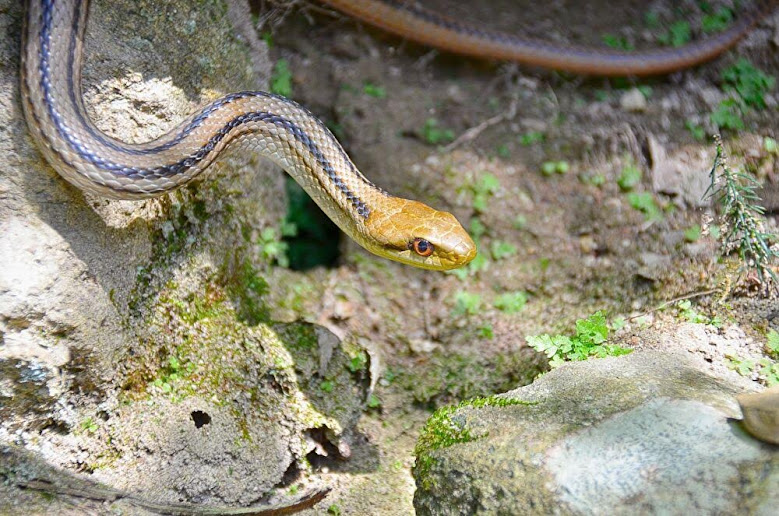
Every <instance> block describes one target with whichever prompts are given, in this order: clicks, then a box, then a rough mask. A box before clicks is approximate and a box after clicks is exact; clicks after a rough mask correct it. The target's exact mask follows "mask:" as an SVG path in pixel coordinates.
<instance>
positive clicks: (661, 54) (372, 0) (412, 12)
mask: <svg viewBox="0 0 779 516" xmlns="http://www.w3.org/2000/svg"><path fill="white" fill-rule="evenodd" d="M322 2H323V3H325V4H328V5H330V6H332V7H334V8H335V9H338V10H339V11H341V12H343V13H345V14H348V15H349V16H352V17H354V18H357V19H359V20H362V21H364V22H366V23H368V24H370V25H374V26H376V27H380V28H382V29H384V30H387V31H389V32H392V33H394V34H397V35H398V36H402V37H404V38H407V39H410V40H412V41H416V42H417V43H421V44H423V45H429V46H432V47H436V48H440V49H441V50H446V51H449V52H454V53H456V54H463V55H467V56H472V57H479V58H487V59H499V60H502V61H516V62H518V63H522V64H527V65H533V66H541V67H544V68H552V69H554V70H561V71H566V72H574V73H579V74H586V75H606V76H621V75H658V74H664V73H670V72H675V71H677V70H681V69H684V68H689V67H691V66H695V65H697V64H700V63H703V62H705V61H708V60H710V59H713V58H714V57H717V56H718V55H719V54H721V53H722V52H724V51H725V50H727V49H728V48H730V47H732V46H733V45H735V44H736V43H737V42H738V40H740V39H741V38H742V37H744V36H745V35H746V34H747V33H748V32H749V31H750V30H751V29H752V28H753V27H754V26H755V25H756V24H757V23H758V22H759V21H760V20H761V19H763V18H764V17H765V16H766V15H768V14H769V13H770V12H771V11H773V10H774V8H776V6H777V5H779V0H758V1H756V2H754V3H753V5H752V7H751V8H750V9H749V10H747V11H746V12H745V13H743V14H742V15H741V16H739V17H738V19H737V20H735V21H734V22H733V23H732V24H731V25H730V27H728V28H727V29H726V30H724V31H722V32H720V33H718V34H715V35H714V36H712V37H710V38H706V39H703V40H700V41H695V42H692V43H689V44H687V45H684V46H682V47H679V48H662V49H658V50H648V51H637V52H620V51H616V50H609V49H603V50H600V49H594V48H587V47H578V46H566V45H560V44H557V43H551V42H547V41H543V40H540V39H534V38H529V37H524V36H517V35H513V34H507V33H504V32H498V31H492V30H489V29H485V28H482V27H481V26H478V25H469V24H467V23H461V22H459V21H457V20H454V19H452V18H448V17H446V16H443V15H441V14H438V13H436V12H434V11H430V10H428V9H425V8H424V7H419V6H417V5H416V3H415V2H413V1H408V0H322Z"/></svg>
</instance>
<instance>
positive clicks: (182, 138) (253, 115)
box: [22, 0, 779, 270]
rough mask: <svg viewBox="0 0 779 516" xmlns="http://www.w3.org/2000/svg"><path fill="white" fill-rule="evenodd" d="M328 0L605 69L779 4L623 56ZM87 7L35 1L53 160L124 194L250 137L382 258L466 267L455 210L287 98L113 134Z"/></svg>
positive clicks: (652, 66) (43, 116)
mask: <svg viewBox="0 0 779 516" xmlns="http://www.w3.org/2000/svg"><path fill="white" fill-rule="evenodd" d="M324 1H325V3H328V4H330V5H332V6H334V7H336V8H338V9H340V10H342V11H344V12H347V13H349V14H351V15H353V16H356V17H358V18H361V19H364V20H366V21H368V22H370V23H373V24H375V25H377V26H380V27H384V28H386V29H388V30H391V31H394V32H397V33H399V34H401V35H405V36H407V37H410V38H412V39H415V40H417V41H421V42H423V43H427V44H432V45H436V46H439V47H441V48H444V49H447V50H451V51H455V52H460V53H464V54H469V55H474V56H479V57H492V58H497V59H512V60H517V61H520V62H525V63H529V64H536V65H540V66H549V67H552V68H557V69H562V70H569V71H574V72H581V73H593V74H605V75H624V74H636V75H642V74H651V73H664V72H668V71H672V70H676V69H679V68H682V67H685V66H692V65H694V64H697V63H699V62H702V61H704V60H706V59H710V58H711V57H714V56H715V55H717V54H719V53H721V52H722V51H724V50H725V49H726V48H728V47H729V46H731V45H733V44H734V43H735V42H736V41H738V39H739V38H741V37H742V36H743V35H744V34H745V33H746V32H747V31H748V30H749V29H750V28H751V27H752V26H753V25H754V24H755V23H757V21H758V20H759V19H760V18H761V17H762V16H764V15H765V14H766V13H768V12H770V10H771V9H772V8H773V7H774V6H775V5H776V4H777V3H779V0H761V1H758V2H755V4H754V5H753V7H752V8H751V10H749V11H747V12H746V13H744V14H743V15H742V16H740V17H739V19H738V20H737V21H736V22H734V23H733V24H732V25H731V26H730V27H729V28H728V29H726V30H725V31H723V32H722V33H720V34H718V35H715V36H712V37H711V38H709V39H705V40H703V41H700V42H695V43H691V44H689V45H686V46H684V47H682V48H674V49H661V50H657V51H648V52H635V53H619V52H612V51H600V50H590V49H580V48H573V47H563V46H556V45H552V44H548V43H544V42H539V41H535V40H530V39H526V38H522V37H516V36H511V35H506V34H502V33H497V32H490V31H487V30H483V29H481V28H479V27H474V26H470V25H467V24H463V23H460V22H459V21H453V20H451V19H449V18H445V17H443V16H440V15H438V14H436V13H432V12H430V11H427V10H425V9H423V8H420V7H417V6H416V3H415V2H410V1H406V0H324ZM87 4H88V0H29V1H28V5H27V15H26V27H25V30H24V42H23V45H22V97H23V104H24V111H25V115H26V117H27V122H28V125H29V127H30V131H31V132H32V134H33V135H34V137H35V139H36V140H37V142H38V145H39V147H40V149H41V151H42V152H43V154H44V155H45V156H46V158H47V159H48V161H49V163H51V164H52V166H53V167H54V168H55V169H56V170H57V172H59V173H60V174H61V175H62V176H63V177H64V178H65V179H67V180H68V181H70V182H71V183H73V184H74V185H76V186H78V187H79V188H81V189H82V190H84V191H87V192H93V193H96V194H99V195H104V196H107V197H112V198H118V199H143V198H148V197H153V196H157V195H161V194H163V193H165V192H168V191H170V190H173V189H175V188H178V187H180V186H182V185H184V184H186V183H188V182H189V181H191V180H192V179H194V178H195V177H196V176H198V175H199V174H200V173H201V172H203V171H204V170H205V169H206V168H207V167H208V166H209V165H210V164H211V163H212V162H213V161H214V160H215V159H216V158H217V156H218V155H219V154H220V153H221V152H222V151H223V150H224V149H226V148H227V147H235V146H238V145H242V146H243V147H246V148H248V149H250V150H254V151H256V152H258V153H260V154H261V155H263V156H265V157H267V158H269V159H271V160H272V161H274V162H276V163H278V164H279V165H280V166H281V167H283V168H284V169H285V170H286V171H287V172H288V173H289V174H290V175H291V176H292V177H293V178H294V179H295V180H296V181H297V182H298V183H299V184H300V185H301V186H302V187H303V188H304V189H305V190H306V192H308V194H309V195H310V196H311V197H312V198H313V199H314V200H315V201H316V203H317V204H318V205H319V206H320V207H321V208H322V209H323V210H324V212H325V213H326V214H327V215H328V216H329V217H330V218H331V219H332V220H333V221H334V222H335V223H336V224H337V225H338V226H339V227H340V228H341V229H342V230H343V231H344V232H346V233H347V234H348V235H349V236H350V237H352V238H353V239H354V240H355V241H356V242H358V243H359V244H360V245H362V246H363V247H365V248H366V249H368V250H369V251H371V252H373V253H375V254H377V255H379V256H384V257H386V258H389V259H392V260H397V261H400V262H403V263H407V264H411V265H414V266H417V267H422V268H426V269H436V270H446V269H452V268H456V267H460V266H462V265H464V264H466V263H468V262H469V261H471V260H472V259H473V258H474V257H475V256H476V247H475V245H474V243H473V241H472V240H471V239H470V237H469V236H468V234H467V233H466V232H465V230H464V229H463V228H462V226H461V225H460V224H459V223H458V222H457V220H456V219H455V218H454V216H452V215H451V214H449V213H445V212H441V211H437V210H434V209H432V208H430V207H428V206H426V205H424V204H422V203H419V202H416V201H412V200H406V199H400V198H398V197H393V196H391V195H389V194H388V193H386V192H384V191H383V190H381V189H379V188H377V187H376V186H374V185H373V184H372V183H371V182H370V181H369V180H367V179H366V178H365V177H364V176H363V175H362V174H361V173H360V172H359V171H358V170H357V168H356V167H355V166H354V164H353V163H352V162H351V160H350V159H349V157H348V156H347V155H346V153H345V152H344V150H343V149H342V148H341V146H340V144H339V143H338V142H337V141H336V139H335V138H334V137H333V135H332V134H331V133H330V131H328V130H327V128H326V127H325V126H324V124H322V122H320V121H319V120H318V119H317V118H316V117H314V116H313V115H312V114H311V113H310V112H309V111H308V110H306V109H305V108H303V107H301V106H299V105H298V104H296V103H295V102H292V101H290V100H288V99H285V98H283V97H279V96H277V95H272V94H269V93H264V92H260V91H245V92H239V93H233V94H230V95H227V96H225V97H223V98H221V99H219V100H216V101H214V102H212V103H211V104H209V105H208V106H206V107H204V108H202V109H201V110H200V111H198V112H197V113H195V114H194V115H192V116H191V117H189V118H188V119H187V120H185V121H184V122H182V123H181V124H179V125H178V126H177V127H175V128H174V129H172V130H171V131H170V132H168V133H167V134H165V135H164V136H162V137H160V138H158V139H156V140H154V141H151V142H148V143H145V144H140V145H132V144H127V143H124V142H120V141H117V140H115V139H112V138H110V137H108V136H106V135H105V134H104V133H102V132H101V131H100V130H99V129H97V128H96V127H95V126H94V124H93V123H92V122H91V121H90V120H89V118H88V116H87V115H86V111H85V109H84V106H83V101H82V98H81V85H80V82H81V80H80V79H81V54H82V44H83V34H84V27H85V24H86V18H87V9H88V5H87Z"/></svg>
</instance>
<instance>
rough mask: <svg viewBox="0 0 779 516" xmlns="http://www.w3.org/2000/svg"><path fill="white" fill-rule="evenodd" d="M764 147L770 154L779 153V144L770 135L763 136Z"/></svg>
mask: <svg viewBox="0 0 779 516" xmlns="http://www.w3.org/2000/svg"><path fill="white" fill-rule="evenodd" d="M763 149H765V151H766V152H767V153H768V154H779V144H778V143H776V140H774V139H773V138H771V137H770V136H766V137H764V138H763Z"/></svg>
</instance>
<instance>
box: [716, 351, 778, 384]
mask: <svg viewBox="0 0 779 516" xmlns="http://www.w3.org/2000/svg"><path fill="white" fill-rule="evenodd" d="M726 358H727V360H728V367H730V368H731V369H733V370H735V371H736V372H737V373H738V374H740V375H741V376H747V377H754V376H757V379H758V380H760V381H761V382H763V383H765V384H766V385H767V386H768V387H773V386H774V385H779V362H776V361H775V360H771V359H770V358H741V357H736V356H728V357H726Z"/></svg>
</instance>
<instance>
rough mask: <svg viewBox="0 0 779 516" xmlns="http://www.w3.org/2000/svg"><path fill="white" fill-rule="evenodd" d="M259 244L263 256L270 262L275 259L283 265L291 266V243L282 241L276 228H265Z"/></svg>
mask: <svg viewBox="0 0 779 516" xmlns="http://www.w3.org/2000/svg"><path fill="white" fill-rule="evenodd" d="M258 244H259V246H260V248H261V249H262V256H263V258H265V259H266V260H268V261H270V262H274V261H275V262H276V263H277V264H278V265H280V266H281V267H289V259H288V258H287V249H288V248H289V245H288V244H287V243H286V242H282V241H281V239H280V238H279V236H278V235H277V234H276V229H275V228H265V229H263V230H262V232H261V233H260V239H259V242H258Z"/></svg>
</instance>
